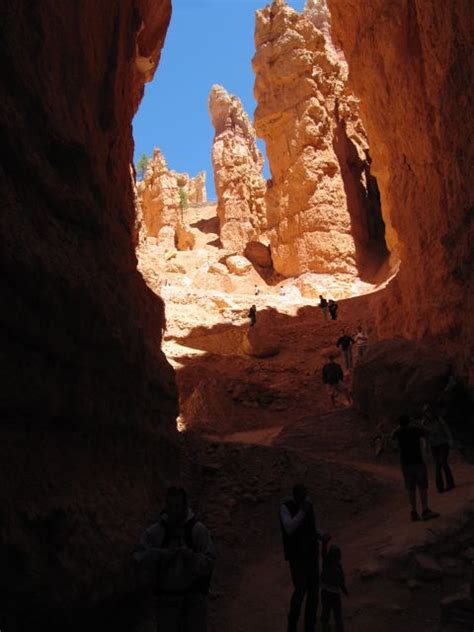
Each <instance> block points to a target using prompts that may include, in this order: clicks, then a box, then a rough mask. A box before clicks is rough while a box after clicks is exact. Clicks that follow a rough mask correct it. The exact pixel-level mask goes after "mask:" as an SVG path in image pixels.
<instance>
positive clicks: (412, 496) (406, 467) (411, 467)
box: [392, 415, 439, 522]
mask: <svg viewBox="0 0 474 632" xmlns="http://www.w3.org/2000/svg"><path fill="white" fill-rule="evenodd" d="M427 434H428V433H427V432H426V430H425V429H424V428H420V426H415V425H414V424H412V423H411V420H410V417H409V416H408V415H401V416H400V417H399V418H398V428H396V429H395V430H394V431H393V433H392V440H394V441H395V440H396V441H398V445H399V448H400V464H401V468H402V474H403V478H404V480H405V487H406V490H407V492H408V499H409V501H410V505H411V514H410V516H411V520H412V522H416V521H418V520H419V519H420V516H419V515H418V511H417V508H416V488H418V491H419V493H420V500H421V506H422V510H423V512H422V514H421V517H422V518H423V520H431V519H433V518H438V517H439V513H436V512H434V511H431V509H430V508H429V507H428V471H427V469H426V465H425V462H424V460H423V454H422V448H421V441H422V440H425V439H426V436H427Z"/></svg>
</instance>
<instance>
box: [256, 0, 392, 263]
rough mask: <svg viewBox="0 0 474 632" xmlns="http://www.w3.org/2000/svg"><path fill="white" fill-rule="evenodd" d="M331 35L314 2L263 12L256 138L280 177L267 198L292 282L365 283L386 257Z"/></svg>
mask: <svg viewBox="0 0 474 632" xmlns="http://www.w3.org/2000/svg"><path fill="white" fill-rule="evenodd" d="M329 32H330V23H329V14H328V12H327V8H326V6H325V3H324V2H323V1H320V2H315V1H314V0H313V1H311V2H308V3H307V7H306V9H305V11H304V12H303V13H302V14H299V13H298V12H296V11H295V10H294V9H292V8H290V7H288V6H287V5H286V3H285V2H284V1H283V0H276V1H274V2H273V3H272V4H271V5H269V6H267V7H266V8H265V9H263V10H261V11H257V18H256V28H255V45H256V54H255V57H254V60H253V66H254V70H255V74H256V79H255V96H256V99H257V102H258V107H257V109H256V112H255V128H256V131H257V133H258V135H259V136H260V137H262V138H263V139H264V140H265V143H266V147H267V154H268V160H269V164H270V169H271V175H272V179H271V182H270V183H269V187H268V192H267V197H266V202H267V204H266V206H267V218H268V235H269V237H270V242H271V247H272V257H273V261H274V265H275V269H276V270H277V271H278V272H280V273H281V274H283V275H285V276H291V275H297V274H301V273H303V272H306V271H313V272H320V273H348V274H352V275H357V274H362V275H364V274H365V273H366V270H367V269H368V268H370V267H372V268H373V267H378V265H380V260H381V259H383V257H384V256H385V254H386V252H385V249H384V239H383V225H380V222H378V220H377V213H378V217H380V209H378V208H377V204H376V200H374V198H373V195H372V194H371V193H370V191H369V187H368V185H367V176H368V175H370V162H369V158H368V144H367V137H366V133H365V130H364V127H363V125H362V123H361V121H360V118H359V113H358V101H357V99H356V98H355V97H354V95H353V94H352V93H351V92H350V91H349V89H348V88H347V65H346V63H345V61H344V58H343V55H342V54H341V53H340V52H338V51H336V49H335V48H334V46H333V44H332V41H331V39H330V36H329ZM379 252H380V256H379ZM375 259H377V261H375Z"/></svg>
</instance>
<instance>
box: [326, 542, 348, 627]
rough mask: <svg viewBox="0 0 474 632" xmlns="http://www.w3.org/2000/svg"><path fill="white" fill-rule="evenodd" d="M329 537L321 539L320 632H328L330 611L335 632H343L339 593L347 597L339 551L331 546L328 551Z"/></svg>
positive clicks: (336, 547)
mask: <svg viewBox="0 0 474 632" xmlns="http://www.w3.org/2000/svg"><path fill="white" fill-rule="evenodd" d="M329 540H330V537H329V536H324V538H323V546H322V552H323V569H322V571H321V603H322V613H321V624H322V631H323V632H328V630H329V618H330V616H331V611H332V612H333V613H334V622H335V624H336V632H344V622H343V620H342V604H341V592H343V593H344V594H345V595H346V596H348V592H347V589H346V583H345V580H344V571H343V570H342V565H341V549H340V548H339V547H338V546H335V545H332V546H330V547H329V549H328V542H329Z"/></svg>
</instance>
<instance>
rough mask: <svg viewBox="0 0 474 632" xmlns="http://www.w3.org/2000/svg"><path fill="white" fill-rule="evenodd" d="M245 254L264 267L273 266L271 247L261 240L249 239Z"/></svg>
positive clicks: (250, 259)
mask: <svg viewBox="0 0 474 632" xmlns="http://www.w3.org/2000/svg"><path fill="white" fill-rule="evenodd" d="M244 255H245V256H246V257H247V259H248V260H249V261H251V262H252V263H253V264H255V265H257V266H260V267H262V268H271V267H272V266H273V263H272V254H271V252H270V248H269V247H268V246H266V245H265V244H262V243H261V242H260V241H249V242H248V244H247V245H246V246H245V250H244Z"/></svg>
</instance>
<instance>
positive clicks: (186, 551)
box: [133, 487, 216, 632]
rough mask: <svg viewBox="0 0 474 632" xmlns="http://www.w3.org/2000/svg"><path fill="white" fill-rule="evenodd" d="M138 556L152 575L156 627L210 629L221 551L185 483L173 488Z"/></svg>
mask: <svg viewBox="0 0 474 632" xmlns="http://www.w3.org/2000/svg"><path fill="white" fill-rule="evenodd" d="M133 557H134V559H135V560H136V562H137V563H138V564H139V565H140V566H142V567H143V566H145V567H147V570H148V571H149V572H150V573H151V576H152V581H153V584H154V591H155V594H156V617H157V631H158V632H207V593H208V590H209V583H210V579H211V574H212V570H213V567H214V563H215V559H216V551H215V548H214V544H213V542H212V539H211V537H210V535H209V531H208V530H207V528H206V527H205V526H204V524H203V523H202V522H199V521H198V520H197V519H196V517H195V516H194V514H193V512H192V511H191V510H190V509H189V507H188V500H187V495H186V491H185V490H184V489H183V488H182V487H170V489H169V490H168V492H167V494H166V508H165V510H164V512H163V513H162V514H161V515H160V518H159V520H158V522H156V523H155V524H154V525H152V526H151V527H150V528H148V529H147V530H146V531H145V532H144V533H143V535H142V536H141V538H140V542H139V545H138V547H137V549H136V550H135V552H134V556H133Z"/></svg>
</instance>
